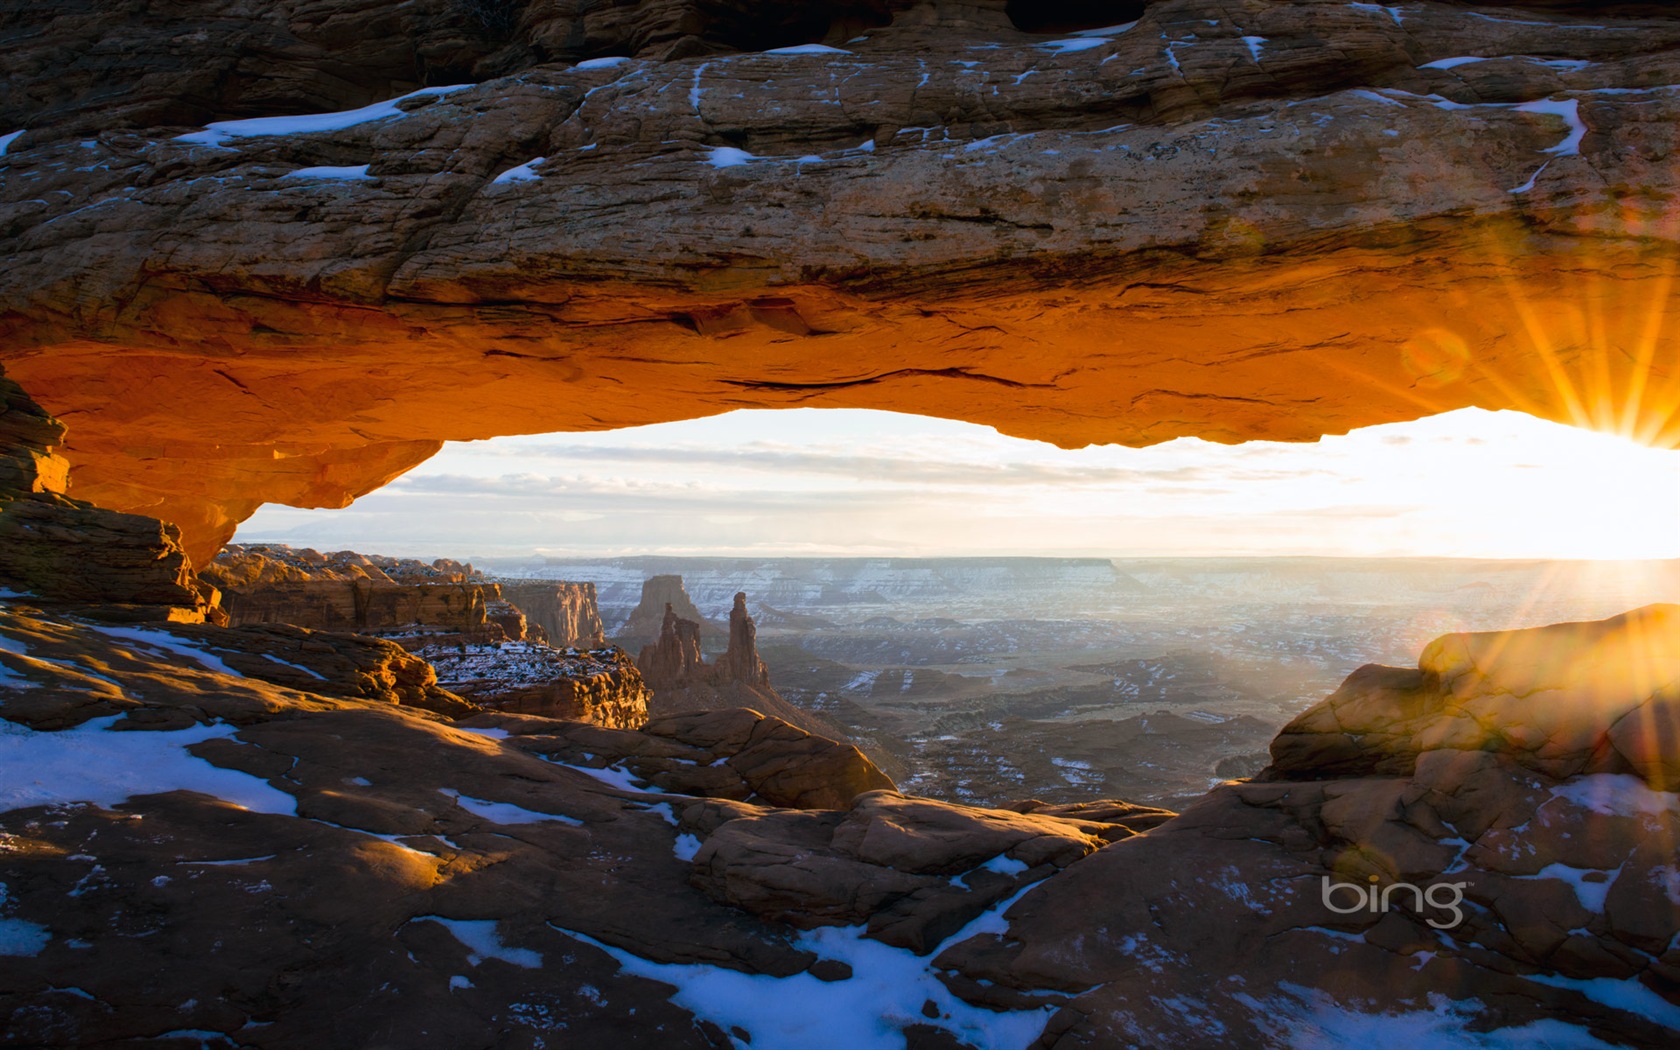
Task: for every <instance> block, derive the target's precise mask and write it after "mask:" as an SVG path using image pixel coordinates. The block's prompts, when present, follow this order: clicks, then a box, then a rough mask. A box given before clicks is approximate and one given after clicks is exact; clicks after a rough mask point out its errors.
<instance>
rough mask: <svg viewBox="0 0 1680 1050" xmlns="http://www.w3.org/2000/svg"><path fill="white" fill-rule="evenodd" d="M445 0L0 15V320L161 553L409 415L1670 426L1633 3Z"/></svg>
mask: <svg viewBox="0 0 1680 1050" xmlns="http://www.w3.org/2000/svg"><path fill="white" fill-rule="evenodd" d="M444 6H448V5H443V4H442V3H441V0H427V2H426V3H424V4H420V5H417V6H414V7H412V8H404V9H403V12H401V13H393V12H392V11H391V10H390V9H389V8H388V5H374V4H370V3H369V2H368V0H343V2H341V3H337V4H335V5H334V7H333V9H332V10H333V12H334V13H333V15H332V16H331V18H330V19H328V20H327V21H326V22H321V21H319V20H318V19H319V12H318V11H317V9H316V8H314V7H310V8H308V9H307V10H305V9H304V8H302V7H297V6H295V5H291V4H282V5H279V6H275V7H272V8H268V7H265V8H263V9H262V10H261V11H257V10H256V9H252V10H251V11H249V12H246V11H240V12H231V11H221V10H219V9H218V10H217V11H216V12H215V15H214V17H210V16H209V15H200V14H196V13H186V14H183V15H181V16H180V17H182V18H183V19H185V21H184V22H169V23H168V26H169V28H168V29H167V31H165V30H164V29H162V28H160V26H161V25H162V24H161V23H159V22H158V21H157V20H156V19H154V18H153V17H152V16H147V15H140V14H128V13H122V14H119V15H115V16H113V20H112V21H110V22H109V23H106V22H104V21H103V20H102V19H92V20H90V19H89V18H88V17H87V16H85V15H83V14H80V13H68V12H66V13H59V12H57V9H52V10H51V11H49V10H48V9H46V8H43V7H41V6H39V5H13V8H12V9H11V11H10V13H9V14H7V15H5V17H6V18H8V20H9V21H8V23H7V24H9V25H12V26H15V27H16V35H17V37H18V39H19V40H20V41H24V42H25V43H23V44H20V47H22V48H23V52H22V54H25V55H28V56H32V57H28V58H22V57H20V58H19V59H18V63H19V64H18V68H17V71H16V72H17V75H16V76H13V77H9V78H8V81H7V89H8V91H9V95H8V96H7V98H8V99H9V100H11V101H8V102H7V105H9V106H10V107H11V108H10V111H11V112H13V113H14V114H15V115H14V117H13V120H14V122H15V123H14V125H13V127H12V128H11V129H10V130H21V131H22V134H21V135H19V136H18V137H16V138H11V139H9V141H8V145H7V148H6V152H5V154H4V155H3V161H4V164H5V172H4V174H5V177H4V178H3V179H0V214H3V215H4V216H5V221H4V224H0V249H3V250H4V253H5V256H6V258H7V259H8V261H9V265H8V266H7V268H6V271H5V273H4V274H0V302H3V303H4V305H5V307H6V310H5V312H4V314H3V319H0V347H3V348H4V349H0V360H3V362H4V365H5V367H6V368H7V370H8V373H9V374H11V375H12V377H13V378H14V379H16V380H17V381H19V382H20V383H21V384H22V385H23V386H24V387H25V388H26V389H27V390H29V392H30V393H31V395H32V396H33V397H34V398H35V399H36V400H37V401H38V402H39V403H41V404H43V405H44V406H46V407H47V409H48V410H49V411H52V412H54V413H57V414H59V415H65V414H67V413H69V412H71V411H72V410H73V411H74V412H75V413H76V415H75V417H74V418H75V419H76V428H75V432H74V434H73V435H72V440H71V444H70V447H69V448H68V450H67V452H66V455H67V456H68V458H69V460H70V462H71V463H72V465H73V468H74V470H75V472H76V475H77V490H78V492H79V493H80V494H81V495H82V496H83V497H85V498H88V499H92V500H94V501H95V502H96V503H99V504H100V505H102V506H108V507H111V508H113V509H118V510H125V511H132V512H139V513H146V514H150V515H154V516H159V517H161V518H163V519H164V520H166V521H171V522H174V523H176V524H177V525H178V526H179V527H180V528H181V529H182V535H183V541H184V544H185V547H186V549H187V550H188V552H189V553H190V554H191V555H192V556H193V557H194V559H195V560H196V561H199V562H202V561H205V560H207V559H208V557H209V556H210V555H211V554H212V553H214V551H215V549H216V548H217V546H218V545H219V544H220V543H222V542H224V541H225V540H226V539H227V538H228V536H229V535H230V534H231V532H232V530H233V527H234V525H235V524H236V523H237V522H238V521H240V520H242V519H243V518H244V517H246V516H247V515H248V514H250V513H251V511H252V510H253V509H254V508H255V507H256V506H257V505H258V504H260V503H262V502H264V501H279V502H286V503H291V504H294V505H299V506H341V505H343V504H345V503H346V502H347V501H349V500H351V499H353V498H355V497H356V496H358V495H360V494H362V493H364V492H367V491H370V490H371V489H373V488H376V487H378V486H379V485H381V484H383V483H385V482H386V481H388V480H390V479H391V478H393V477H395V476H396V475H398V474H400V473H401V472H402V471H404V470H406V469H408V468H409V467H411V466H413V465H414V464H415V463H417V462H420V461H421V460H423V459H424V458H426V457H427V456H429V455H431V454H432V453H433V452H434V451H435V450H436V449H437V448H438V447H439V442H441V441H444V440H463V439H472V438H484V437H490V436H493V435H496V434H507V433H521V432H525V433H529V432H549V431H555V430H566V429H598V428H603V427H617V426H627V425H633V424H642V423H651V422H656V421H662V420H670V419H677V418H686V417H693V416H700V415H705V414H710V413H716V412H721V411H726V410H729V409H734V408H740V407H748V406H760V407H781V406H835V407H859V408H877V409H890V410H900V411H910V412H919V413H924V414H935V415H945V416H952V417H958V418H963V419H968V420H972V421H975V422H980V423H985V424H990V425H993V426H997V427H999V428H1000V429H1002V430H1004V431H1005V432H1008V433H1011V434H1017V435H1022V436H1028V437H1034V438H1041V439H1045V440H1051V441H1056V442H1059V443H1062V444H1066V445H1079V444H1084V443H1087V442H1092V441H1103V442H1112V441H1120V442H1130V443H1148V442H1155V441H1161V440H1166V439H1169V438H1173V437H1177V436H1181V435H1199V436H1203V437H1207V438H1211V439H1214V440H1219V441H1235V440H1242V439H1248V438H1282V439H1312V438H1314V437H1317V436H1319V435H1321V434H1325V433H1338V432H1342V431H1345V430H1347V429H1349V428H1351V427H1356V426H1363V425H1369V424H1375V423H1383V422H1391V421H1395V420H1401V419H1409V418H1415V417H1417V416H1419V415H1424V414H1429V413H1433V412H1439V411H1443V410H1447V409H1453V408H1459V407H1464V406H1469V405H1476V406H1481V407H1484V408H1514V409H1519V410H1522V411H1527V412H1532V413H1535V414H1538V415H1542V416H1546V417H1549V418H1553V419H1559V420H1563V421H1566V422H1571V423H1577V424H1581V425H1597V426H1603V427H1607V428H1610V427H1614V428H1618V429H1621V430H1624V431H1626V432H1629V433H1632V434H1635V435H1637V436H1639V437H1641V438H1643V439H1645V440H1649V441H1653V442H1656V443H1660V444H1673V443H1675V442H1676V441H1680V425H1677V424H1676V422H1675V419H1676V417H1675V414H1674V412H1675V410H1674V403H1675V399H1673V398H1670V397H1666V396H1662V397H1658V396H1648V394H1649V392H1651V391H1657V390H1666V389H1667V388H1668V386H1669V384H1670V382H1671V378H1672V376H1671V372H1672V368H1671V361H1670V360H1669V356H1668V355H1667V354H1666V353H1664V352H1661V351H1660V349H1659V348H1660V347H1662V346H1665V345H1667V341H1668V340H1669V335H1668V334H1667V329H1666V325H1667V321H1666V320H1664V319H1665V318H1666V317H1667V310H1666V307H1665V305H1664V304H1665V303H1666V302H1667V299H1668V297H1669V295H1670V294H1671V292H1670V289H1671V288H1672V285H1673V279H1674V277H1675V275H1676V258H1677V252H1676V247H1675V240H1676V231H1675V228H1674V224H1673V222H1672V209H1671V208H1670V206H1669V204H1668V201H1669V199H1670V198H1671V197H1672V196H1673V195H1674V193H1675V191H1676V188H1677V187H1676V181H1675V180H1676V173H1675V168H1674V165H1672V164H1671V163H1669V162H1668V159H1667V158H1668V157H1669V156H1670V155H1671V154H1672V153H1673V152H1674V150H1675V149H1676V147H1677V146H1680V137H1677V132H1676V128H1677V127H1680V121H1677V120H1676V119H1675V117H1676V108H1677V107H1680V102H1677V101H1676V99H1677V96H1676V93H1675V92H1674V91H1673V90H1672V88H1671V85H1673V84H1675V83H1676V82H1677V80H1680V74H1677V73H1676V71H1675V69H1674V62H1673V58H1672V55H1673V49H1674V48H1675V46H1676V44H1677V43H1680V18H1676V17H1675V16H1674V15H1673V13H1672V12H1670V11H1668V10H1667V9H1665V8H1656V7H1652V6H1649V5H1620V4H1618V5H1612V6H1609V7H1603V6H1598V5H1595V6H1594V7H1593V8H1592V10H1593V12H1594V13H1593V14H1591V15H1590V17H1589V16H1583V15H1582V14H1581V13H1580V12H1579V11H1577V10H1575V9H1561V8H1560V9H1555V10H1537V9H1528V8H1518V9H1516V10H1518V11H1519V12H1520V15H1512V14H1511V11H1512V9H1511V8H1509V7H1507V6H1506V5H1503V4H1499V3H1488V4H1485V5H1477V4H1462V3H1443V2H1434V0H1418V2H1415V3H1408V4H1405V5H1402V6H1400V7H1392V9H1391V7H1390V6H1384V5H1381V4H1346V3H1322V2H1309V0H1295V2H1285V0H1270V2H1267V0H1256V2H1252V3H1243V4H1231V3H1227V2H1225V0H1155V2H1151V3H1147V4H1138V5H1122V7H1124V9H1125V13H1124V14H1123V15H1121V14H1113V13H1104V12H1103V11H1100V10H1098V9H1097V8H1095V7H1084V6H1079V5H1070V6H1069V7H1068V8H1067V9H1066V10H1059V9H1058V11H1057V12H1056V13H1053V14H1052V15H1051V16H1049V17H1048V20H1047V21H1046V20H1045V19H1037V20H1034V19H1032V18H1028V19H1027V20H1026V21H1025V22H1023V23H1021V24H1019V25H1018V24H1015V23H1013V22H1012V21H1011V19H1010V17H1009V5H1006V4H1004V3H1002V2H1001V0H975V2H973V3H961V4H956V3H941V2H933V3H919V4H916V5H914V6H913V7H911V6H909V5H907V4H900V3H897V2H892V3H882V4H879V5H868V6H867V12H868V14H869V15H870V18H871V19H875V18H879V19H886V20H889V21H890V24H889V25H885V26H879V27H876V28H873V29H867V30H864V31H854V29H855V28H856V27H857V25H858V23H857V21H856V20H855V19H854V18H853V17H852V15H853V14H855V13H856V11H857V10H858V9H854V8H840V7H828V8H811V9H806V8H803V7H802V8H801V10H802V11H806V10H808V11H809V12H810V14H811V17H812V18H813V19H815V22H816V23H821V25H816V24H815V23H814V24H813V25H812V26H809V27H806V31H804V32H800V33H796V34H794V35H795V36H796V37H798V36H809V37H815V38H827V35H828V33H829V31H830V29H836V27H841V26H846V27H847V28H845V29H841V30H838V31H840V32H845V33H847V34H848V35H846V36H844V37H843V38H837V39H836V40H833V41H831V44H833V45H834V49H833V50H822V49H810V48H806V49H795V50H794V51H793V52H786V51H778V50H777V47H776V46H775V45H777V44H778V43H780V42H783V41H784V40H785V38H782V37H781V36H780V35H779V34H774V33H773V34H769V35H768V36H760V35H758V34H756V33H751V32H749V33H745V34H744V35H743V34H742V33H740V32H737V30H736V29H730V28H727V27H728V26H736V27H737V28H739V27H741V26H748V27H756V26H773V25H782V24H785V23H786V21H787V19H788V17H789V15H788V11H789V8H788V7H787V5H775V4H768V3H763V2H756V0H755V2H751V3H740V4H734V3H732V4H725V5H714V4H695V5H686V4H683V5H675V6H672V5H669V4H666V3H663V2H660V3H652V2H649V3H636V4H617V3H615V4H611V5H606V6H601V7H589V8H588V9H587V10H585V9H582V8H579V7H577V6H576V5H535V4H532V5H529V6H526V5H521V4H518V3H510V4H501V5H489V6H493V7H496V9H497V10H498V11H499V12H501V13H502V14H503V15H505V16H506V18H507V21H506V23H505V25H502V24H501V23H498V24H499V25H502V28H501V29H500V30H498V32H503V31H505V33H506V37H505V41H504V42H503V43H499V44H497V45H496V46H495V47H494V48H493V49H492V50H493V51H494V54H495V55H496V56H497V57H495V58H494V60H492V59H491V57H490V55H489V53H486V52H483V51H481V50H477V48H479V46H480V45H478V44H474V45H472V46H468V45H467V44H466V43H465V41H467V40H468V36H469V34H468V33H467V32H466V30H467V27H468V26H469V24H470V19H465V18H464V16H463V17H458V18H456V19H455V20H454V21H451V20H450V17H449V16H446V15H443V14H440V13H439V11H440V8H441V7H444ZM477 6H481V7H482V6H484V5H477ZM1026 6H1027V5H1021V4H1017V5H1015V7H1016V8H1017V9H1020V8H1025V7H1026ZM449 9H450V10H456V8H454V7H452V6H451V7H449ZM720 11H728V12H730V14H729V15H728V16H727V17H723V18H721V19H718V18H714V17H712V16H715V15H717V14H718V13H719V12H720ZM679 12H681V13H679ZM702 12H705V13H702ZM1081 12H1084V21H1086V22H1091V23H1093V24H1090V25H1083V23H1082V22H1081V20H1080V19H1081ZM1017 15H1018V16H1019V11H1017ZM801 17H803V16H801ZM1022 17H1024V16H1022ZM1134 17H1135V22H1134ZM437 19H442V21H437ZM867 20H869V19H866V21H867ZM1115 20H1118V21H1119V22H1121V23H1123V24H1126V25H1113V24H1112V23H1113V21H1115ZM655 24H657V25H659V26H662V27H664V28H660V29H654V28H652V27H653V26H654V25H655ZM187 25H193V26H196V28H194V29H192V30H190V31H189V30H187V29H186V28H185V27H186V26H187ZM329 25H330V27H331V28H330V29H328V28H327V26H329ZM1075 25H1082V29H1081V32H1082V33H1083V35H1070V33H1071V32H1072V30H1073V27H1074V26H1075ZM679 26H680V27H681V30H680V32H679V31H678V28H677V27H679ZM1023 26H1030V27H1031V28H1030V29H1028V28H1023ZM1128 26H1129V27H1128ZM633 27H634V28H633ZM89 32H94V33H95V34H96V35H97V36H98V37H99V39H100V41H101V43H100V44H99V45H98V46H96V47H91V48H83V47H78V46H68V47H67V45H66V42H67V41H72V40H76V41H80V40H83V39H85V34H87V33H89ZM487 32H488V31H487ZM673 33H676V34H677V35H676V36H673V35H671V34H673ZM160 34H162V35H163V36H166V37H167V38H168V41H169V43H167V45H166V46H164V47H163V49H162V50H161V51H155V50H154V47H155V46H156V45H157V44H158V43H159V40H160ZM440 34H441V35H440ZM497 39H498V40H500V39H502V38H500V37H498V38H497ZM181 41H192V43H190V44H184V43H181ZM257 41H260V45H259V44H258V43H254V42H257ZM795 42H798V41H795ZM187 47H190V48H191V54H192V56H193V57H192V59H191V61H190V62H189V63H187V64H186V66H185V67H183V66H181V65H180V64H179V63H180V62H181V61H182V60H179V59H171V58H170V57H168V56H170V55H178V54H181V51H180V50H179V49H181V48H187ZM253 47H256V50H255V51H253V50H251V49H252V48H253ZM54 48H61V49H63V50H53V49H54ZM335 53H336V54H341V55H343V56H344V57H345V60H346V63H345V64H339V63H338V62H336V61H333V60H331V59H330V58H329V56H331V55H333V54H335ZM252 54H261V55H263V56H264V58H263V71H262V76H261V77H254V76H252V75H251V73H250V70H249V68H246V69H245V70H244V72H234V73H225V72H224V73H215V74H212V73H210V72H209V71H211V70H222V71H226V70H229V69H232V70H239V69H240V68H241V64H242V63H244V64H247V66H248V64H249V63H250V62H253V61H255V60H254V59H251V58H250V57H249V56H251V55H252ZM615 54H616V55H630V56H633V57H629V58H625V59H624V60H623V61H619V60H617V59H611V60H608V59H609V56H612V55H615ZM51 55H73V56H78V57H76V58H75V60H74V61H73V62H69V63H68V64H67V63H66V62H64V61H60V60H59V59H57V58H51V59H49V58H48V57H47V56H51ZM129 55H147V56H153V57H149V58H147V59H145V60H140V59H134V60H132V61H131V60H130V59H127V58H122V57H121V56H129ZM583 55H590V56H595V57H599V58H601V59H602V60H601V61H594V62H575V59H577V58H579V57H581V56H583ZM425 56H432V57H425ZM443 56H454V57H452V58H445V57H443ZM397 66H401V67H402V70H403V71H402V72H401V73H400V74H398V73H396V72H394V70H395V69H396V67H397ZM224 75H225V76H226V77H229V78H230V79H217V78H218V77H222V76H224ZM93 80H97V81H98V83H99V89H98V91H97V93H96V95H95V94H90V93H89V92H88V91H87V90H85V89H84V88H78V87H76V86H75V85H76V84H83V85H86V84H88V83H91V82H92V81H93ZM422 81H424V82H425V83H427V84H429V85H432V86H428V87H424V88H423V89H422V88H421V82H422ZM474 81H477V83H473V82H474ZM411 89H418V90H411ZM382 98H383V99H389V100H393V101H390V102H389V104H380V103H381V99H382ZM352 107H365V108H363V109H360V110H357V109H354V108H352ZM346 109H349V113H348V115H346V114H345V113H344V112H343V111H345V110H346ZM300 114H302V115H304V116H301V117H300V116H298V115H300ZM285 115H290V116H291V117H293V118H295V119H284V120H279V121H271V120H268V118H270V117H275V116H285ZM249 118H255V120H254V121H253V120H252V119H249ZM265 121H266V122H265ZM205 122H209V123H210V124H214V125H215V126H214V127H208V128H207V127H205V126H204V124H205ZM0 134H6V133H3V132H0ZM183 136H185V137H183ZM1653 333H1655V334H1653ZM207 435H214V436H213V438H211V437H207ZM662 607H663V603H662V602H661V603H660V604H659V605H658V606H656V607H655V610H654V612H655V623H654V624H652V625H651V626H657V615H658V613H659V611H660V610H662ZM681 611H682V610H680V609H679V612H681Z"/></svg>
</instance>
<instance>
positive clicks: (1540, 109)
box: [1516, 98, 1587, 157]
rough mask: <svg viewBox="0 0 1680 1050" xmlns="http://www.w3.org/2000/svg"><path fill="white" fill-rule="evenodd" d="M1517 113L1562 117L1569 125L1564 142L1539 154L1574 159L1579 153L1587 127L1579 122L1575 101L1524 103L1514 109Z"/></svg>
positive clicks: (1577, 105) (1551, 100)
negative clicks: (1550, 154)
mask: <svg viewBox="0 0 1680 1050" xmlns="http://www.w3.org/2000/svg"><path fill="white" fill-rule="evenodd" d="M1516 109H1517V112H1518V113H1546V114H1549V115H1551V116H1554V117H1562V118H1563V122H1564V123H1565V124H1567V125H1569V134H1568V136H1566V137H1565V138H1564V140H1563V141H1562V142H1560V143H1558V144H1557V145H1555V146H1553V147H1551V148H1550V149H1543V150H1541V151H1540V152H1541V153H1554V154H1556V155H1558V156H1560V157H1576V156H1580V153H1581V140H1582V139H1584V138H1586V137H1587V125H1586V123H1585V122H1583V121H1582V120H1581V103H1580V102H1579V101H1577V100H1576V99H1572V98H1570V99H1542V100H1540V101H1539V102H1524V103H1523V104H1522V105H1520V106H1518V107H1516Z"/></svg>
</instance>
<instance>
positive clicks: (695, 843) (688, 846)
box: [671, 835, 700, 861]
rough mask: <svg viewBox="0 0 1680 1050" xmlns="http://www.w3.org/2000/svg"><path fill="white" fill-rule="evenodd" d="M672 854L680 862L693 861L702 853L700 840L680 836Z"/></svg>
mask: <svg viewBox="0 0 1680 1050" xmlns="http://www.w3.org/2000/svg"><path fill="white" fill-rule="evenodd" d="M671 852H672V853H675V854H676V855H677V859H678V860H684V861H691V860H693V859H694V855H695V854H696V853H699V852H700V840H699V839H698V838H696V837H695V836H693V835H678V836H677V841H676V842H675V843H673V844H672V846H671Z"/></svg>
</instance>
